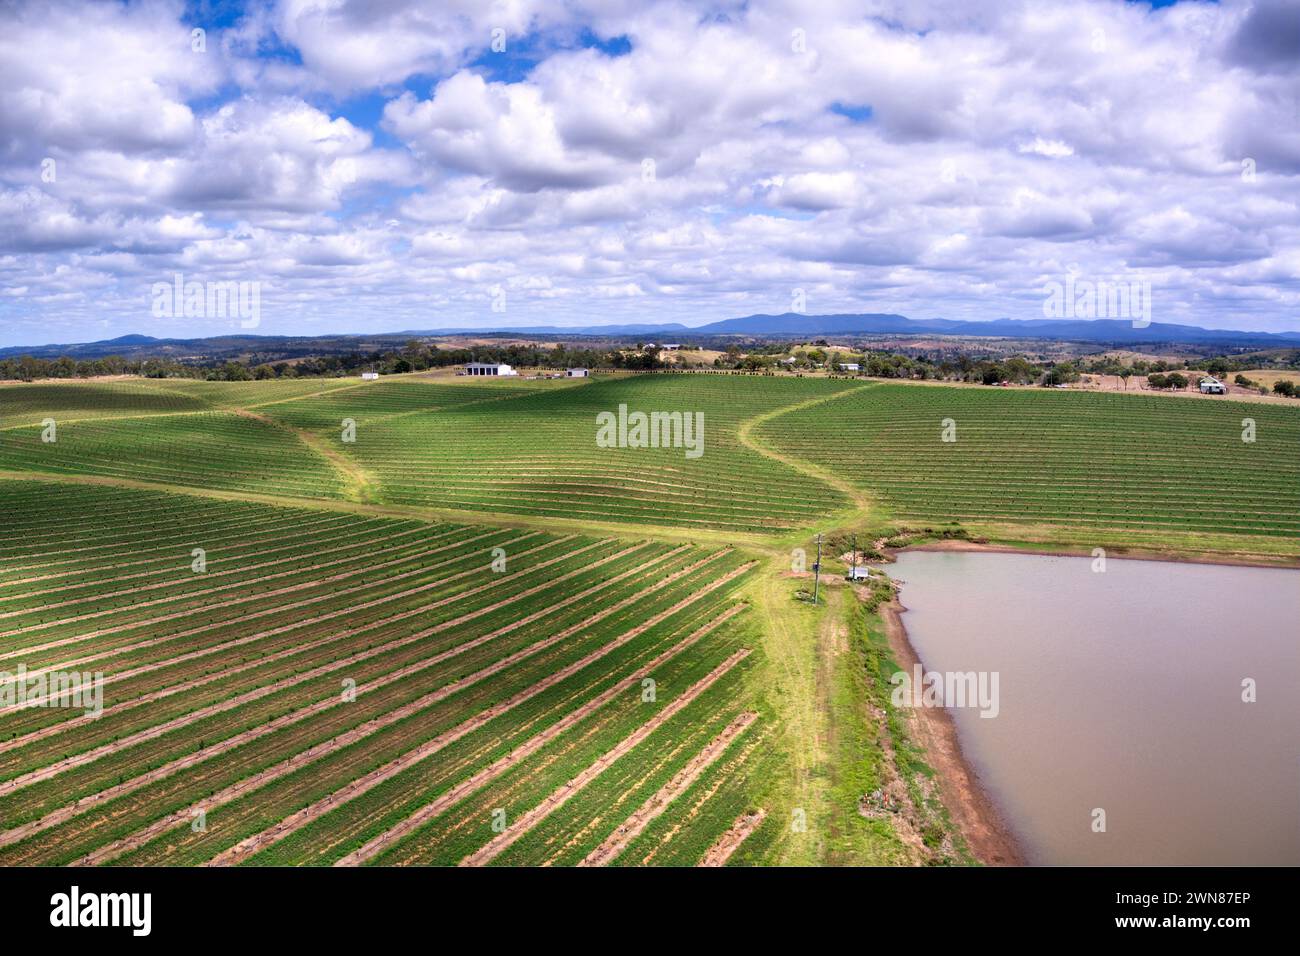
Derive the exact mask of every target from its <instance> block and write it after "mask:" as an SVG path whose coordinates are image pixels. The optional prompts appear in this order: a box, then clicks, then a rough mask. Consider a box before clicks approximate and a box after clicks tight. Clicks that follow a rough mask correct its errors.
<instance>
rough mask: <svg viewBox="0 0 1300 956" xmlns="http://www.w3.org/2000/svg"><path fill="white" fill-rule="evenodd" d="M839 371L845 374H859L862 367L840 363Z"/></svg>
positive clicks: (855, 364)
mask: <svg viewBox="0 0 1300 956" xmlns="http://www.w3.org/2000/svg"><path fill="white" fill-rule="evenodd" d="M840 369H841V370H843V371H845V372H861V371H862V366H861V365H859V364H858V363H857V362H841V363H840Z"/></svg>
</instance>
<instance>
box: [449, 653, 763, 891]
mask: <svg viewBox="0 0 1300 956" xmlns="http://www.w3.org/2000/svg"><path fill="white" fill-rule="evenodd" d="M748 656H749V648H741V649H740V650H738V651H736V653H734V654H732V655H731V656H730V657H728V658H727V659H726V660H725V661H723V662H722V663H721V664H719V665H718V666H717V667H715V668H714V669H713V670H711V671H710V672H709V673H708V674H706V675H705V676H704V677H703V678H702V679H700V680H699V681H698V682H696V683H695V684H693V685H691V687H689V688H688V689H687V690H686V691H685V692H683V693H682V694H680V695H679V696H678V697H676V698H675V699H674V700H673V701H672V703H670V704H668V706H666V707H664V709H663V710H661V711H659V713H657V714H655V716H653V717H651V718H650V719H649V720H647V721H646V722H645V723H644V724H642V725H641V726H640V727H638V728H637V729H636V730H634V731H632V733H631V734H629V735H628V736H627V737H626V738H624V739H623V740H622V741H621V742H620V743H618V744H616V745H615V746H614V747H613V749H611V750H609V751H608V752H606V753H605V754H604V755H603V756H601V757H598V758H597V759H596V762H595V763H593V764H592V765H591V766H590V767H588V768H587V769H586V770H584V771H582V772H581V773H580V774H578V775H577V776H576V777H574V778H573V779H572V780H570V781H568V782H567V783H564V784H561V785H560V787H559V788H558V789H556V790H555V792H554V793H552V794H551V795H550V796H549V797H547V798H546V799H545V800H543V801H542V802H541V803H539V804H538V805H537V806H536V807H534V808H533V809H531V810H529V811H528V812H527V813H525V814H524V815H523V816H521V817H520V818H519V819H517V820H516V821H515V822H514V823H513V824H512V825H511V826H509V827H507V828H506V829H505V830H504V831H502V832H501V833H498V834H497V835H496V836H495V837H493V838H492V839H491V840H489V841H488V842H487V843H486V844H485V845H484V846H482V847H481V848H479V849H478V850H476V851H474V852H473V853H471V854H470V855H469V856H467V857H465V859H463V860H461V861H460V865H461V866H486V865H487V864H488V863H491V862H492V861H493V860H494V859H496V858H497V857H498V856H500V855H501V853H502V852H503V851H504V850H506V849H507V848H508V847H510V846H511V845H512V844H514V843H515V841H517V840H519V839H520V838H521V837H522V836H524V835H525V834H526V833H528V831H530V830H531V829H532V828H533V827H535V826H536V825H537V824H538V823H539V822H541V821H542V820H544V819H545V818H546V817H548V816H550V815H551V814H552V813H554V812H555V811H556V810H558V809H559V808H560V807H562V806H563V805H564V804H565V803H567V802H568V801H569V799H570V798H571V797H573V796H574V795H575V794H577V793H579V792H580V791H582V790H583V789H584V788H585V787H586V786H587V784H589V783H591V781H593V780H595V779H596V778H597V777H599V776H600V775H601V774H602V773H604V772H605V771H606V770H608V769H609V767H610V766H612V765H613V764H614V762H615V761H616V760H618V758H619V757H622V756H623V755H624V754H626V753H628V752H630V751H631V750H632V749H633V748H635V747H636V745H637V744H639V743H641V742H642V741H643V740H645V739H646V738H647V737H649V736H650V735H651V734H652V733H654V732H655V731H656V730H658V729H659V728H660V727H662V726H663V725H664V724H665V723H667V722H668V721H669V720H670V719H671V718H672V717H673V716H674V715H676V714H677V713H678V712H679V711H681V710H683V709H684V708H685V707H686V706H687V705H688V704H690V703H691V702H692V701H693V700H695V699H696V698H697V697H699V696H700V695H701V694H703V693H704V692H705V691H706V690H708V689H709V688H710V687H712V686H713V685H714V684H716V683H717V682H718V681H719V680H721V679H722V677H723V675H724V674H726V673H727V672H728V671H729V670H731V669H732V668H733V667H735V666H736V665H737V664H739V663H740V662H741V661H742V660H744V658H746V657H748Z"/></svg>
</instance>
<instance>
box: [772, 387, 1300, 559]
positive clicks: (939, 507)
mask: <svg viewBox="0 0 1300 956" xmlns="http://www.w3.org/2000/svg"><path fill="white" fill-rule="evenodd" d="M1250 422H1253V431H1252V430H1251V428H1250V426H1249V423H1250ZM1243 435H1245V436H1246V438H1247V439H1250V440H1243ZM945 436H947V437H948V438H950V439H951V440H945ZM757 437H758V438H759V439H760V440H761V441H764V442H766V443H767V444H769V445H770V446H772V447H773V448H776V449H778V450H780V451H781V452H783V453H787V454H790V455H795V456H798V457H801V458H803V459H805V460H807V461H810V462H814V463H816V464H817V465H819V466H820V467H822V468H824V469H826V470H829V471H832V472H834V473H835V474H837V475H841V476H843V477H844V478H846V479H848V480H850V481H852V482H853V483H854V484H855V485H857V486H859V487H861V488H862V489H863V490H864V491H866V492H869V493H870V494H871V495H873V496H875V497H876V498H877V499H878V500H879V503H880V505H881V506H882V508H883V509H887V510H888V511H889V512H890V513H891V514H892V515H893V516H894V517H896V518H898V519H900V520H903V521H910V522H918V521H924V522H946V521H954V520H956V521H964V522H991V523H1002V524H1011V525H1020V526H1025V527H1028V526H1034V525H1042V524H1048V525H1057V526H1064V527H1066V528H1075V529H1089V528H1096V529H1106V530H1108V531H1111V532H1115V531H1119V532H1125V533H1139V534H1141V533H1161V534H1165V533H1184V532H1189V533H1199V534H1220V535H1232V536H1250V537H1254V536H1263V537H1266V538H1275V539H1286V540H1288V541H1294V540H1295V538H1296V536H1297V535H1300V455H1297V448H1298V447H1300V414H1297V410H1296V409H1292V408H1289V407H1286V406H1279V405H1272V404H1269V405H1264V404H1243V403H1237V402H1231V401H1223V400H1221V401H1218V402H1209V401H1194V402H1193V401H1180V400H1178V399H1177V398H1176V397H1173V396H1154V395H1137V394H1133V395H1110V394H1097V393H1082V394H1079V393H1062V392H1055V391H1049V390H1045V389H1032V390H1031V389H983V388H950V387H942V386H936V387H917V386H909V385H901V384H899V385H894V384H878V385H868V386H865V387H863V388H860V389H857V390H855V391H853V392H852V393H850V394H846V395H844V396H841V397H838V398H835V399H833V400H832V401H829V402H826V403H824V404H822V405H819V406H817V407H815V408H809V409H805V410H800V411H794V412H791V413H790V414H788V415H783V416H780V417H778V418H775V419H773V420H771V421H769V422H766V423H764V424H763V425H762V426H760V427H759V429H758V431H757ZM1266 546H1267V545H1266Z"/></svg>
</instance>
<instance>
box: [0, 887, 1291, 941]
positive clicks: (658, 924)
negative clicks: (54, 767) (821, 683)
mask: <svg viewBox="0 0 1300 956" xmlns="http://www.w3.org/2000/svg"><path fill="white" fill-rule="evenodd" d="M1296 885H1297V880H1296V871H1295V870H1294V869H1201V868H1145V869H1118V868H1115V869H1109V868H1096V869H1092V868H1089V869H1083V868H1038V869H994V868H987V869H980V868H971V869H939V868H930V869H910V870H909V869H883V868H881V869H819V870H790V869H770V870H741V869H724V870H630V869H614V870H610V871H607V872H595V871H592V870H549V869H548V870H538V869H528V870H506V869H488V870H454V869H379V868H371V869H361V870H338V869H235V870H214V869H148V870H130V869H101V870H79V869H78V870H73V869H22V870H20V869H7V870H0V914H3V917H2V918H3V925H4V928H5V929H4V932H5V938H6V940H7V941H8V942H9V943H10V944H14V943H20V942H21V941H23V940H26V939H29V938H32V939H34V938H38V937H41V938H44V940H50V941H54V940H57V938H58V937H59V936H65V937H67V938H68V942H73V939H72V937H73V936H74V935H75V936H76V937H77V939H76V942H77V943H81V944H84V943H88V942H91V941H92V938H98V939H103V940H105V941H107V940H108V939H109V938H112V940H113V941H114V942H115V943H117V944H126V945H128V946H130V945H133V944H137V945H150V944H153V943H177V942H182V941H183V942H202V943H205V944H218V945H219V944H222V943H239V942H243V941H246V940H247V941H253V940H255V941H257V943H259V944H264V943H266V942H268V941H278V940H279V939H284V941H285V942H287V943H292V944H297V945H301V944H303V943H309V942H314V941H320V942H322V943H325V944H327V945H331V946H337V945H347V944H349V943H358V944H373V943H374V942H376V941H377V940H383V939H387V938H391V937H394V936H396V935H398V934H402V935H408V934H410V933H412V932H419V933H421V934H422V935H423V934H439V937H440V938H444V939H446V940H447V941H448V942H450V941H452V940H456V939H464V938H465V936H466V935H469V936H471V938H474V937H479V936H480V935H481V934H485V933H491V934H493V936H494V937H496V936H497V934H500V939H501V940H509V939H512V938H519V939H522V940H526V941H527V943H528V944H530V945H536V944H537V943H541V942H549V941H552V940H554V941H557V942H561V943H564V942H567V941H568V940H570V939H572V938H574V937H573V934H574V932H575V930H578V931H583V932H584V935H586V934H587V933H588V932H591V931H594V932H596V933H598V934H599V933H614V934H619V935H617V936H599V935H597V936H590V935H587V938H588V939H590V940H593V941H596V940H600V939H605V940H606V941H607V942H613V941H614V940H617V939H620V938H625V934H627V933H634V934H644V935H645V937H646V939H647V940H650V939H653V938H654V937H655V936H656V935H659V934H668V935H671V936H674V937H678V938H680V936H681V934H682V933H683V932H684V927H686V926H690V927H691V929H690V930H689V935H690V936H692V937H694V938H695V939H694V941H695V942H706V941H710V940H713V939H717V940H719V941H726V942H727V943H729V944H731V945H734V944H735V943H736V942H737V941H739V940H740V939H743V938H746V937H749V936H751V935H754V936H758V937H759V938H764V937H766V936H767V935H768V934H769V933H770V932H771V930H772V928H773V927H775V926H778V925H781V924H786V927H787V931H788V930H790V929H794V930H795V931H796V932H799V931H800V930H798V929H797V926H799V925H803V926H804V930H805V931H807V932H810V933H813V934H816V935H818V936H820V935H821V933H823V932H825V931H826V930H833V931H834V930H835V928H836V927H839V930H838V931H843V930H845V929H848V930H849V931H855V930H856V931H865V932H867V933H868V935H870V936H871V937H872V938H879V937H876V936H875V933H876V931H879V932H881V933H886V934H888V933H892V932H905V933H907V934H909V935H911V934H915V933H917V932H920V933H921V935H922V936H926V935H928V934H929V933H939V934H941V935H940V936H939V937H937V938H936V941H937V940H938V939H941V938H943V934H947V933H949V932H955V933H969V934H973V935H971V936H969V937H968V938H969V939H970V940H972V941H973V940H975V939H979V938H982V939H985V940H987V939H990V938H996V939H998V940H999V941H1002V940H1014V939H1019V938H1025V939H1036V938H1042V936H1041V934H1043V933H1049V934H1052V935H1060V936H1064V937H1066V938H1071V939H1072V938H1095V937H1097V936H1106V937H1110V938H1122V937H1124V936H1130V937H1134V938H1138V939H1151V938H1153V937H1154V938H1167V939H1176V940H1178V941H1180V942H1182V941H1185V940H1187V939H1188V938H1190V937H1192V936H1199V937H1202V938H1205V939H1207V940H1214V941H1215V942H1216V943H1218V942H1222V943H1230V942H1231V941H1233V940H1234V939H1239V938H1241V936H1240V934H1243V933H1245V934H1249V933H1254V932H1257V931H1260V930H1263V931H1265V932H1269V931H1270V930H1271V931H1272V932H1273V933H1277V932H1278V931H1279V930H1285V929H1286V928H1287V927H1288V924H1289V923H1291V922H1292V921H1293V920H1294V918H1295V915H1294V906H1293V901H1294V898H1295V896H1296ZM790 921H794V922H793V923H791V922H790ZM828 921H829V922H828ZM444 933H451V934H452V935H449V936H445V937H443V936H441V934H444ZM989 934H993V935H992V936H990V935H989ZM426 938H427V937H426ZM484 938H485V939H486V938H487V937H484Z"/></svg>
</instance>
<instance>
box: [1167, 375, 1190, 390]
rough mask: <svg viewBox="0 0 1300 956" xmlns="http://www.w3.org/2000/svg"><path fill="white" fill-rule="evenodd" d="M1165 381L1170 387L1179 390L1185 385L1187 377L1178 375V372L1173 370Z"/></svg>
mask: <svg viewBox="0 0 1300 956" xmlns="http://www.w3.org/2000/svg"><path fill="white" fill-rule="evenodd" d="M1166 381H1167V382H1168V384H1169V387H1170V388H1176V389H1180V390H1181V389H1184V388H1186V387H1187V377H1186V376H1185V375H1180V374H1179V373H1178V372H1174V373H1173V374H1172V375H1170V376H1169V378H1168V379H1167V380H1166Z"/></svg>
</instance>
